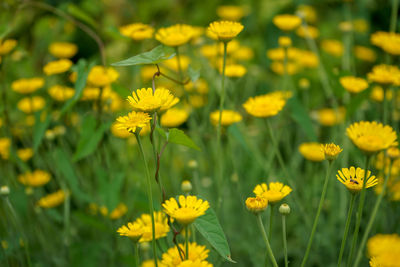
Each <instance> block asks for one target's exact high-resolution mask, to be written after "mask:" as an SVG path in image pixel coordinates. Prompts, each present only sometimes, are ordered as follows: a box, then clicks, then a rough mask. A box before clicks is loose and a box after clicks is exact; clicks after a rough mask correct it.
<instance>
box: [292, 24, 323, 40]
mask: <svg viewBox="0 0 400 267" xmlns="http://www.w3.org/2000/svg"><path fill="white" fill-rule="evenodd" d="M296 34H297V35H298V36H300V37H302V38H310V39H317V38H318V36H319V30H318V29H317V28H316V27H313V26H310V25H307V26H300V27H299V28H298V29H297V30H296Z"/></svg>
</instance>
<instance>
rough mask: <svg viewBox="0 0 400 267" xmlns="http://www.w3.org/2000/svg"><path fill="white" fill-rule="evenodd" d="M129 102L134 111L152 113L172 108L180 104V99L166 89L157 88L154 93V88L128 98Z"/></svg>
mask: <svg viewBox="0 0 400 267" xmlns="http://www.w3.org/2000/svg"><path fill="white" fill-rule="evenodd" d="M128 101H129V103H130V104H131V106H132V107H133V108H134V109H136V110H140V111H144V112H149V113H152V112H157V111H164V110H167V109H169V108H171V107H172V106H174V105H175V104H177V103H178V102H179V98H177V97H175V96H173V95H172V94H171V92H170V91H169V90H168V89H165V88H157V89H156V90H155V92H154V93H153V89H152V88H147V89H146V88H142V89H138V90H136V92H133V93H132V96H128Z"/></svg>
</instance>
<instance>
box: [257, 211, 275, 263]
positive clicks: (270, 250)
mask: <svg viewBox="0 0 400 267" xmlns="http://www.w3.org/2000/svg"><path fill="white" fill-rule="evenodd" d="M257 223H258V227H259V228H260V231H261V234H262V236H263V239H264V242H265V245H266V246H267V254H268V257H269V259H270V260H271V262H272V265H273V266H274V267H278V263H276V260H275V256H274V253H273V252H272V249H271V246H270V244H269V241H268V236H267V233H266V232H265V228H264V225H263V223H262V219H261V215H260V214H259V213H258V214H257Z"/></svg>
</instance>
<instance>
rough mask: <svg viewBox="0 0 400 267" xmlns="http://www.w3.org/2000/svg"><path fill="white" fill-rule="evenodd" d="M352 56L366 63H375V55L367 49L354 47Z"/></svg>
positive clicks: (358, 46)
mask: <svg viewBox="0 0 400 267" xmlns="http://www.w3.org/2000/svg"><path fill="white" fill-rule="evenodd" d="M354 54H355V56H356V58H358V59H360V60H363V61H367V62H375V60H376V53H375V51H374V50H372V49H371V48H369V47H366V46H360V45H356V46H355V47H354Z"/></svg>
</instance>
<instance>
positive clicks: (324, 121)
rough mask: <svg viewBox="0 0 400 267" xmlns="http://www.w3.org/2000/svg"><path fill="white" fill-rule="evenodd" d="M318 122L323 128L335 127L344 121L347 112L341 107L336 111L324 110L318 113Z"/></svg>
mask: <svg viewBox="0 0 400 267" xmlns="http://www.w3.org/2000/svg"><path fill="white" fill-rule="evenodd" d="M317 113H318V114H317V117H318V121H319V123H320V124H321V125H323V126H334V125H337V124H339V123H342V122H343V121H344V118H345V116H346V110H345V108H344V107H339V108H338V110H337V111H336V110H335V109H332V108H323V109H320V110H318V111H317Z"/></svg>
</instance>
